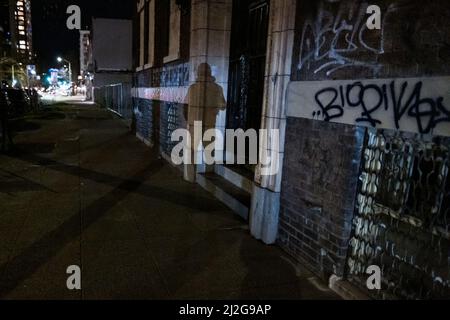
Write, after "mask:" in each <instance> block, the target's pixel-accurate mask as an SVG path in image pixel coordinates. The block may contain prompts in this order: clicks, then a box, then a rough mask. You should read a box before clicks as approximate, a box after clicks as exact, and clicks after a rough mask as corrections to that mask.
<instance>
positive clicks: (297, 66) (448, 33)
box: [278, 0, 450, 276]
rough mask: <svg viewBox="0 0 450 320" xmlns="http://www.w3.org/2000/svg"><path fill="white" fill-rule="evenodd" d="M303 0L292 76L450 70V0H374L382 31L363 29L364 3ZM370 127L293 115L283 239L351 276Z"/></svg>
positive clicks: (311, 260)
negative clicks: (351, 251)
mask: <svg viewBox="0 0 450 320" xmlns="http://www.w3.org/2000/svg"><path fill="white" fill-rule="evenodd" d="M297 4H298V5H297V9H298V13H297V19H296V24H297V26H296V36H295V44H294V59H293V60H294V61H293V67H292V81H312V80H316V81H321V80H345V79H367V78H397V77H428V76H444V75H449V74H450V52H449V50H450V29H449V28H448V26H449V25H450V24H449V22H448V21H450V3H449V2H448V1H442V0H432V1H429V2H427V4H426V5H424V4H423V2H422V1H414V0H412V1H402V0H400V1H398V0H380V1H375V0H374V1H370V4H377V5H379V6H380V8H381V13H382V30H380V31H377V30H374V31H372V30H370V31H369V30H365V29H364V28H365V26H364V25H365V21H366V19H367V18H368V15H366V14H365V8H366V7H367V4H368V3H367V2H365V1H346V0H343V1H333V2H330V1H298V2H297ZM348 26H352V27H351V28H348ZM340 27H343V29H339V28H340ZM345 28H346V29H347V30H351V31H345V30H344V29H345ZM349 39H351V40H349ZM318 44H319V47H316V45H318ZM333 62H335V63H334V64H333ZM366 130H367V129H365V128H360V127H357V126H354V125H340V124H333V123H328V122H322V121H315V120H309V119H300V118H288V120H287V129H286V146H285V150H286V151H285V152H286V154H285V159H284V168H283V183H282V196H281V210H280V226H279V236H278V238H279V240H278V241H279V244H280V245H281V246H282V248H284V249H285V250H286V251H287V252H289V253H290V254H292V255H293V256H294V257H295V258H297V259H298V260H300V261H302V262H305V263H307V264H308V265H309V266H310V267H311V268H312V269H313V270H316V271H317V272H318V273H321V274H322V275H325V276H328V275H330V274H332V273H335V274H337V275H339V276H343V275H344V274H345V262H346V257H347V254H348V249H347V248H348V242H349V239H350V237H351V232H352V219H353V216H354V210H355V209H354V208H355V198H356V193H357V184H358V179H359V173H360V169H359V167H360V164H361V160H362V159H361V150H362V148H363V147H364V141H365V137H366Z"/></svg>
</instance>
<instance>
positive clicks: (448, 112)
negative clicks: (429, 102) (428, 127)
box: [434, 97, 450, 126]
mask: <svg viewBox="0 0 450 320" xmlns="http://www.w3.org/2000/svg"><path fill="white" fill-rule="evenodd" d="M443 102H444V98H442V97H439V98H438V99H437V109H438V112H439V115H441V113H442V114H443V116H442V117H441V118H439V119H436V120H435V121H434V122H435V125H436V126H437V125H438V124H439V123H441V122H450V109H447V108H446V107H445V106H444V105H443Z"/></svg>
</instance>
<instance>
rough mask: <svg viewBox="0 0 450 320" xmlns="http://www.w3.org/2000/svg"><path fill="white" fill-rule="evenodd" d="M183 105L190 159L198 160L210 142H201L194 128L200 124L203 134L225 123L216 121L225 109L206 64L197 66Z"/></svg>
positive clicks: (216, 85)
mask: <svg viewBox="0 0 450 320" xmlns="http://www.w3.org/2000/svg"><path fill="white" fill-rule="evenodd" d="M185 104H186V105H188V108H187V110H186V111H187V112H185V118H186V122H187V124H188V130H189V132H190V134H191V139H192V141H191V151H192V158H191V159H195V158H194V157H196V158H197V159H199V157H202V151H200V150H202V148H203V147H204V146H206V145H211V141H203V137H198V136H196V135H195V129H194V128H195V127H196V126H197V128H198V129H199V125H200V122H201V129H202V130H203V131H202V132H203V133H205V132H206V131H207V130H209V129H224V127H225V123H220V121H218V118H219V117H218V115H219V113H220V112H221V111H224V110H225V109H226V101H225V97H224V94H223V88H222V87H221V86H220V85H218V84H217V83H216V78H214V77H213V75H212V71H211V66H210V65H209V64H208V63H201V64H200V65H199V66H198V68H197V79H196V81H195V83H194V84H192V85H191V86H190V87H189V89H188V93H187V95H186V98H185ZM217 151H218V150H216V152H217ZM219 152H220V151H219ZM200 162H201V161H200ZM189 180H190V179H189Z"/></svg>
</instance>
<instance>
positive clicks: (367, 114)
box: [356, 84, 383, 127]
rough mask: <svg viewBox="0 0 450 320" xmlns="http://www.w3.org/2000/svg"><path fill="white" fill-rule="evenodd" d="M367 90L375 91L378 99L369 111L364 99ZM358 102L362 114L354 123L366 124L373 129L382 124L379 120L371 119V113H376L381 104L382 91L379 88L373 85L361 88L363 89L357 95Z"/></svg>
mask: <svg viewBox="0 0 450 320" xmlns="http://www.w3.org/2000/svg"><path fill="white" fill-rule="evenodd" d="M369 90H374V91H376V92H377V94H378V97H379V99H378V102H377V104H376V105H374V106H373V107H372V108H371V109H370V108H368V107H367V105H366V102H365V99H364V97H365V95H366V93H367V92H368V91H369ZM359 101H360V104H361V107H362V109H363V113H362V114H361V116H362V117H361V118H358V119H356V122H368V123H370V124H371V125H372V126H373V127H376V125H377V124H381V123H382V122H381V121H380V120H376V119H374V118H372V113H374V112H375V111H377V110H378V109H379V108H380V106H381V105H382V104H383V91H382V89H381V88H379V87H378V86H377V85H373V84H370V85H367V86H363V89H362V90H361V92H360V93H359Z"/></svg>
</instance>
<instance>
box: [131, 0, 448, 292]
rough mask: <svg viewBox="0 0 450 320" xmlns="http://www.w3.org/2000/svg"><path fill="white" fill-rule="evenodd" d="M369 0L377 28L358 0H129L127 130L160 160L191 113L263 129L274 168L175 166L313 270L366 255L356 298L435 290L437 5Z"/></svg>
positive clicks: (442, 32) (443, 102)
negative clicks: (371, 277) (130, 120)
mask: <svg viewBox="0 0 450 320" xmlns="http://www.w3.org/2000/svg"><path fill="white" fill-rule="evenodd" d="M370 4H376V5H378V6H379V8H380V12H381V16H380V19H381V29H374V30H372V29H369V27H368V24H367V23H366V21H367V20H368V18H369V17H370V15H368V14H366V12H367V8H368V6H369V3H367V2H366V1H350V0H338V1H332V2H331V1H325V0H320V1H307V0H301V1H296V0H271V1H270V0H220V1H218V0H217V1H215V0H191V1H188V0H183V1H181V0H170V1H158V0H149V1H148V0H140V1H137V7H136V19H135V22H134V25H135V37H136V43H137V48H136V50H135V54H134V61H135V62H134V64H135V66H134V67H135V76H134V88H133V91H132V92H133V108H134V117H135V122H136V135H137V137H138V138H139V139H141V140H142V141H143V142H145V143H146V144H148V145H149V146H154V147H159V148H160V151H161V155H162V156H163V157H164V158H166V159H167V160H168V161H172V152H173V150H174V148H175V147H176V146H177V142H174V141H172V140H173V139H172V135H173V134H174V133H176V131H177V129H187V130H188V132H191V133H193V132H195V130H196V128H195V123H196V121H202V122H203V128H202V129H209V128H211V127H213V128H216V129H217V130H218V131H220V132H225V130H226V129H234V130H236V129H243V130H249V129H254V130H262V129H265V130H267V131H266V135H264V136H261V139H260V140H264V141H268V142H270V143H266V144H260V146H259V150H258V151H259V153H260V154H261V153H262V154H266V155H267V154H270V155H271V159H279V164H280V165H279V168H278V169H279V170H276V171H275V172H271V173H270V174H267V173H266V169H267V168H266V167H267V163H266V162H265V161H259V162H258V163H257V164H253V165H250V164H239V165H236V164H230V163H227V164H216V165H214V166H211V165H205V164H201V163H200V164H198V165H190V164H184V165H180V166H179V168H180V170H181V172H182V174H183V175H184V177H185V179H186V180H188V181H191V182H193V183H194V182H195V183H199V184H200V185H202V186H203V187H204V188H205V189H207V190H209V191H211V192H212V193H214V194H215V195H216V197H217V198H218V199H219V200H220V201H222V202H224V203H225V204H226V205H228V206H229V207H230V208H232V209H233V210H234V211H235V212H236V213H237V214H239V215H240V216H241V217H242V218H243V219H245V220H246V221H248V224H249V226H250V232H251V233H252V235H253V236H254V237H255V238H257V239H260V240H262V241H263V242H265V243H267V244H277V245H279V246H281V247H282V248H283V249H284V250H285V251H287V252H288V253H289V254H290V255H292V257H294V258H295V259H296V260H297V261H298V262H299V263H302V264H304V265H307V266H309V268H310V269H311V270H312V271H314V272H316V273H317V274H319V275H321V276H323V277H325V278H330V277H332V276H334V277H335V278H336V277H337V278H339V279H344V280H345V281H349V282H352V283H354V284H356V286H359V287H360V288H361V289H364V290H366V289H367V288H366V287H365V286H366V279H367V274H366V271H367V270H368V269H370V268H369V267H370V266H378V267H379V268H380V269H381V271H382V280H383V281H382V286H383V290H376V291H370V292H367V294H368V295H370V296H373V297H378V298H389V297H403V298H411V299H414V298H426V297H448V296H450V291H449V283H450V282H449V280H450V278H449V276H450V267H449V252H450V251H449V248H450V247H449V239H450V235H449V226H450V206H449V205H450V203H449V199H450V174H449V165H450V158H449V157H450V151H449V150H450V139H449V136H450V95H449V92H448V85H449V84H450V78H449V75H450V61H449V59H450V54H449V52H448V45H449V43H450V32H449V29H448V28H446V26H448V22H447V21H449V20H448V19H449V18H450V5H449V4H448V2H447V1H439V0H437V1H433V2H432V3H431V4H430V5H429V6H427V8H426V9H423V8H422V7H421V4H420V2H419V1H404V0H377V1H373V3H370ZM405 21H409V23H406V24H405V23H404V22H405ZM446 88H447V89H446ZM273 141H277V142H279V147H278V148H272V146H273V144H272V142H273ZM248 148H251V147H248ZM224 149H225V148H224ZM246 149H247V147H246ZM200 152H201V151H200ZM193 153H194V157H195V156H196V154H198V152H197V150H195V152H193ZM217 153H224V158H225V159H226V160H227V159H228V158H229V156H230V154H229V153H228V151H227V150H221V149H216V154H217ZM201 156H202V155H200V157H201ZM231 158H233V157H231ZM260 160H261V158H260ZM226 162H227V161H225V163H226Z"/></svg>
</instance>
